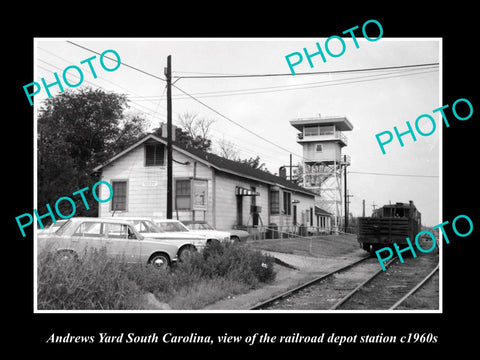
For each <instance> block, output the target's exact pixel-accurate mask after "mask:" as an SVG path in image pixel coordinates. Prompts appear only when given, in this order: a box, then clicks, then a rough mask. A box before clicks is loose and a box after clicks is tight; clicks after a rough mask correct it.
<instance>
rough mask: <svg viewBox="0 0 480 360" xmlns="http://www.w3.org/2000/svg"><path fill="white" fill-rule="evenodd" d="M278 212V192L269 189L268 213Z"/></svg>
mask: <svg viewBox="0 0 480 360" xmlns="http://www.w3.org/2000/svg"><path fill="white" fill-rule="evenodd" d="M279 213H280V192H279V191H276V190H272V191H270V214H272V215H278V214H279Z"/></svg>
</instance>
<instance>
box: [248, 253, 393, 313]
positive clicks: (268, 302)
mask: <svg viewBox="0 0 480 360" xmlns="http://www.w3.org/2000/svg"><path fill="white" fill-rule="evenodd" d="M368 259H372V256H365V257H362V258H361V259H359V260H357V261H354V262H353V263H351V264H348V265H346V266H344V267H342V268H340V269H336V270H333V271H331V272H329V273H328V274H325V275H321V276H319V277H317V278H315V279H313V280H310V281H307V282H305V283H303V284H301V285H299V286H297V287H295V288H293V289H290V290H287V291H285V292H283V293H281V294H280V295H277V296H274V297H272V298H270V299H267V300H265V301H262V302H260V303H258V304H256V305H254V306H252V307H251V308H250V309H249V310H261V309H264V308H267V307H269V306H270V305H272V304H273V303H275V302H276V301H279V300H281V299H283V298H287V297H289V296H292V295H293V294H295V293H298V292H299V291H301V290H303V289H306V288H308V287H310V286H312V285H315V284H317V283H319V282H321V281H323V280H325V279H328V278H330V277H331V276H333V275H335V274H338V273H340V272H342V271H345V270H348V269H350V268H352V267H354V266H356V265H358V264H361V263H363V262H364V261H366V260H368ZM393 260H394V259H392V260H391V261H393Z"/></svg>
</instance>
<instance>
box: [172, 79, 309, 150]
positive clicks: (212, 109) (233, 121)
mask: <svg viewBox="0 0 480 360" xmlns="http://www.w3.org/2000/svg"><path fill="white" fill-rule="evenodd" d="M172 86H174V87H175V88H176V89H177V90H179V91H180V92H182V93H184V94H185V95H187V96H188V97H190V98H192V99H193V100H195V101H196V102H198V103H199V104H201V105H203V106H205V107H206V108H207V109H209V110H211V111H213V112H214V113H215V114H217V115H219V116H221V117H222V118H224V119H225V120H228V121H230V122H231V123H233V124H235V125H237V126H238V127H240V128H242V129H243V130H245V131H247V132H249V133H250V134H252V135H254V136H256V137H258V138H259V139H262V140H263V141H266V142H268V143H269V144H271V145H273V146H275V147H278V148H279V149H282V150H283V151H286V152H287V153H289V154H294V155H296V156H298V157H302V156H300V155H298V154H295V153H293V152H292V151H290V150H288V149H286V148H284V147H283V146H280V145H278V144H276V143H274V142H273V141H271V140H268V139H266V138H264V137H263V136H261V135H258V134H257V133H255V132H254V131H252V130H250V129H248V128H246V127H245V126H243V125H242V124H240V123H238V122H236V121H235V120H232V119H230V118H229V117H228V116H226V115H223V114H222V113H221V112H219V111H217V110H215V109H214V108H212V107H211V106H210V105H207V104H205V103H204V102H203V101H201V100H198V99H197V98H196V97H194V96H192V95H190V94H189V93H187V92H186V91H184V90H182V89H180V88H179V87H178V86H176V85H174V84H172Z"/></svg>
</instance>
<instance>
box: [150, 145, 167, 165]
mask: <svg viewBox="0 0 480 360" xmlns="http://www.w3.org/2000/svg"><path fill="white" fill-rule="evenodd" d="M163 165H165V145H163V144H145V166H163Z"/></svg>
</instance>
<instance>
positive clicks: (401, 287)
mask: <svg viewBox="0 0 480 360" xmlns="http://www.w3.org/2000/svg"><path fill="white" fill-rule="evenodd" d="M368 259H374V258H373V257H371V256H366V257H364V258H361V259H360V260H357V261H355V262H353V263H351V264H348V265H347V266H345V267H342V268H340V269H337V270H334V271H332V272H330V273H328V274H325V275H322V276H319V277H317V278H315V279H313V280H310V281H308V282H306V283H304V284H302V285H300V286H297V287H296V288H294V289H291V290H288V291H286V292H284V293H282V294H280V295H277V296H275V297H272V298H270V299H268V300H266V301H263V302H261V303H259V304H256V305H255V306H253V307H251V308H250V310H267V309H275V308H279V307H280V308H282V307H283V304H285V303H287V302H290V304H292V303H295V301H298V302H302V301H303V302H304V303H305V302H306V303H307V304H308V303H311V304H313V306H325V308H323V307H321V309H325V310H341V309H345V310H359V309H368V310H394V309H396V308H398V307H399V306H400V305H401V304H402V303H404V301H405V300H406V299H408V298H409V297H410V296H411V295H413V294H414V293H416V292H417V291H418V290H419V289H420V288H421V287H422V286H423V285H424V284H425V283H426V282H427V281H428V279H430V278H431V277H432V276H433V275H434V274H435V273H436V272H437V271H438V264H437V265H436V267H435V269H434V270H433V271H430V272H429V274H428V275H427V276H424V277H423V278H422V280H421V281H418V276H414V275H413V274H415V273H416V272H417V271H418V269H419V265H420V264H419V263H417V262H416V261H417V260H418V259H410V260H411V261H406V262H404V263H401V264H397V265H396V266H395V267H394V268H393V269H392V272H391V274H386V272H385V271H383V270H382V269H379V270H377V271H374V273H373V274H371V272H372V271H371V268H369V271H367V272H369V273H368V274H367V276H366V277H365V276H364V277H363V278H361V279H359V280H357V281H360V283H359V284H353V286H352V285H351V284H343V283H342V281H343V282H345V279H342V278H341V275H340V274H342V273H343V274H346V273H347V272H348V273H351V274H350V275H351V276H352V274H356V273H360V272H361V271H359V269H360V267H361V266H363V267H365V266H366V265H362V264H363V263H364V262H366V261H367V260H368ZM397 259H398V258H393V259H390V261H388V262H387V263H386V264H385V268H386V269H387V270H388V269H390V266H391V265H392V264H394V262H395V261H396V260H397ZM375 260H376V259H375ZM428 261H430V260H428ZM376 265H378V262H377V263H376ZM430 268H431V266H430ZM427 271H429V270H427ZM397 273H400V276H399V277H398V279H395V280H394V279H393V277H395V276H396V274H397ZM386 278H392V280H391V281H389V282H387V283H389V285H385V284H382V283H381V281H385V279H386ZM376 279H377V280H376ZM326 280H328V281H326ZM362 280H363V281H362ZM328 282H330V285H327V283H328ZM350 282H351V280H350ZM372 282H378V283H377V284H376V285H375V284H372ZM352 287H353V289H352ZM369 287H371V288H372V289H374V292H372V290H371V289H368V288H369ZM314 288H317V289H316V290H314ZM332 289H335V291H337V290H338V291H337V293H334V294H333V295H332V294H331V293H330V294H331V295H329V296H331V297H335V296H337V298H336V299H334V301H335V302H334V304H333V305H330V306H326V301H323V303H322V301H321V300H318V298H319V297H320V296H324V295H325V294H326V293H328V292H329V291H332ZM345 291H346V292H347V293H346V294H345ZM342 292H343V294H342ZM373 293H375V295H373V296H372V294H373ZM302 294H304V295H302ZM338 294H340V296H341V297H340V299H338ZM342 295H343V296H342ZM302 296H303V297H304V298H307V300H298V299H300V298H301V297H302ZM309 297H310V298H309ZM296 298H297V300H295V299H296ZM320 303H322V304H320ZM319 304H320V305H319ZM324 304H325V305H324ZM309 310H311V309H309Z"/></svg>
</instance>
